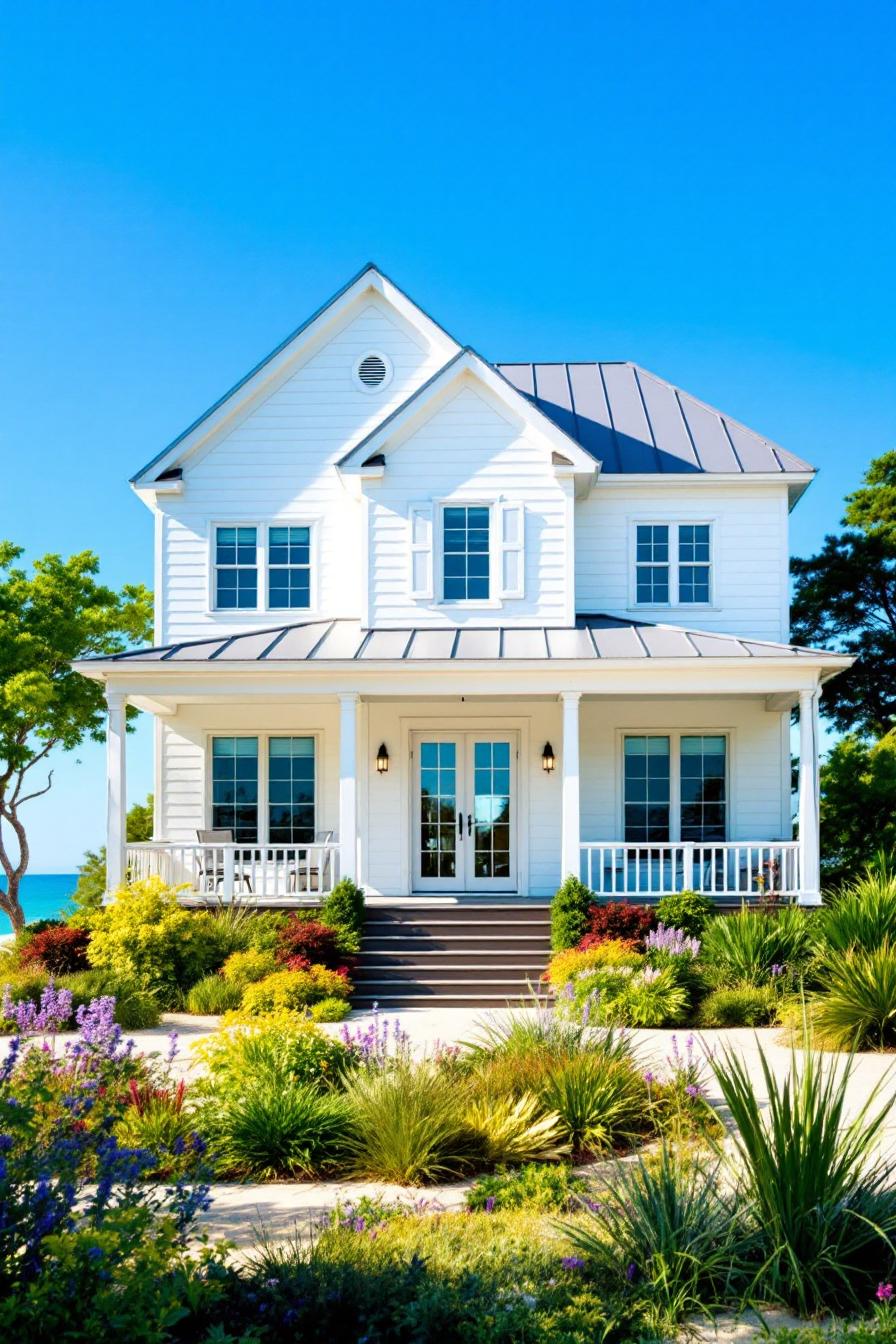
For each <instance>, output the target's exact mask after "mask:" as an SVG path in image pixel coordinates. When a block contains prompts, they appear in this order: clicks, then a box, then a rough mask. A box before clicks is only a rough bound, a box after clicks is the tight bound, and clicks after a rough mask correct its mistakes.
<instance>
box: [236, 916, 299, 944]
mask: <svg viewBox="0 0 896 1344" xmlns="http://www.w3.org/2000/svg"><path fill="white" fill-rule="evenodd" d="M288 918H289V916H288V915H287V914H286V912H285V911H283V910H256V911H253V913H252V915H251V916H250V918H249V919H247V920H246V923H245V927H244V929H243V941H244V946H245V949H246V950H247V951H253V952H275V951H276V949H277V940H278V938H279V936H280V930H281V929H282V928H283V926H284V924H285V923H286V921H287V920H288Z"/></svg>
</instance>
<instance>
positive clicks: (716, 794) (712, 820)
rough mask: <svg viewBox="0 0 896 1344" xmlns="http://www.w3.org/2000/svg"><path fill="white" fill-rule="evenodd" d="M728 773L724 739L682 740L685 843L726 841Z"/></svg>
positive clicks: (682, 794) (682, 795)
mask: <svg viewBox="0 0 896 1344" xmlns="http://www.w3.org/2000/svg"><path fill="white" fill-rule="evenodd" d="M725 773H726V772H725V738H724V737H716V736H713V737H706V736H701V737H682V739H681V838H682V840H694V841H697V842H698V843H700V842H705V843H710V842H711V841H714V840H724V839H725V834H726V825H725V812H726V805H727V799H726V796H725Z"/></svg>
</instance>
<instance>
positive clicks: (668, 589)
mask: <svg viewBox="0 0 896 1344" xmlns="http://www.w3.org/2000/svg"><path fill="white" fill-rule="evenodd" d="M634 601H635V604H636V605H637V606H660V607H666V606H708V605H709V603H710V602H711V601H712V525H711V524H710V523H636V524H635V575H634Z"/></svg>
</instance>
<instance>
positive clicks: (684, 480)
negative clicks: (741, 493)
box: [600, 471, 818, 512]
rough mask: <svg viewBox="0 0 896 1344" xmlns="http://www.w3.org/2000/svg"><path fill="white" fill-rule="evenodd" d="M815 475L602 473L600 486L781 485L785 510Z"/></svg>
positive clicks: (757, 472)
mask: <svg viewBox="0 0 896 1344" xmlns="http://www.w3.org/2000/svg"><path fill="white" fill-rule="evenodd" d="M817 475H818V473H817V471H700V472H697V471H693V472H692V471H602V472H601V473H600V483H601V485H602V486H610V487H613V486H616V487H618V488H620V489H624V488H625V486H628V485H649V486H653V487H655V486H656V485H657V484H659V483H660V482H662V483H663V484H665V485H680V486H686V487H687V488H688V489H689V490H690V489H691V488H692V487H694V486H697V487H703V486H709V485H730V486H735V487H737V488H738V489H742V488H743V487H744V486H745V485H783V486H786V487H787V505H788V510H789V511H791V512H792V510H793V508H794V506H795V505H796V504H797V503H798V502H799V500H800V499H801V498H802V496H803V495H804V494H805V493H806V491H807V490H808V489H809V486H810V485H811V484H812V482H813V481H814V480H815V477H816V476H817Z"/></svg>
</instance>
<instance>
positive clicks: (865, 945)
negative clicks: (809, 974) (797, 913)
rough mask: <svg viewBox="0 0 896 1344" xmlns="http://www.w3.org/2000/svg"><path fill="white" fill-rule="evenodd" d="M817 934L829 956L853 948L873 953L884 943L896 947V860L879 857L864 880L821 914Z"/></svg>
mask: <svg viewBox="0 0 896 1344" xmlns="http://www.w3.org/2000/svg"><path fill="white" fill-rule="evenodd" d="M814 932H815V935H816V937H817V940H818V943H819V944H820V946H821V947H822V948H824V949H826V951H827V953H828V954H831V953H838V952H848V951H849V949H850V948H854V947H855V948H860V949H862V950H863V951H865V952H871V951H873V950H874V949H875V948H877V947H880V945H881V944H882V943H883V942H885V941H887V942H889V943H891V944H892V945H893V946H896V857H894V858H888V857H887V856H885V855H882V854H881V855H878V857H877V859H876V861H875V863H874V864H873V865H871V866H869V867H868V869H867V870H866V872H865V873H864V874H863V876H862V877H860V878H859V879H858V880H857V881H855V882H853V883H851V884H850V885H848V886H846V887H843V888H842V889H841V890H840V891H839V892H838V893H837V894H836V895H835V896H834V898H833V899H832V901H831V903H830V904H829V905H825V906H823V907H822V908H821V910H819V911H818V914H817V915H816V917H815V922H814Z"/></svg>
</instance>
